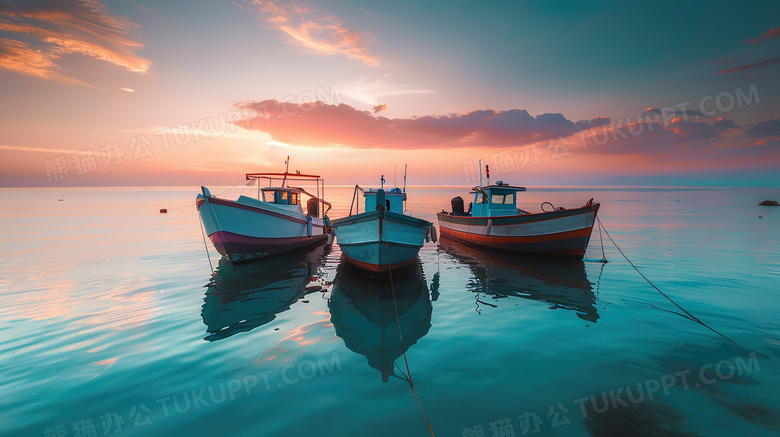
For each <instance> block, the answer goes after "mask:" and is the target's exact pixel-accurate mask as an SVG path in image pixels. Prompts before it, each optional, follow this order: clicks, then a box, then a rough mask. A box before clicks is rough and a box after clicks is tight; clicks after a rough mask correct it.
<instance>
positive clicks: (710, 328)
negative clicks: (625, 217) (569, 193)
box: [596, 217, 750, 350]
mask: <svg viewBox="0 0 780 437" xmlns="http://www.w3.org/2000/svg"><path fill="white" fill-rule="evenodd" d="M596 220H598V222H599V226H600V227H601V228H604V233H605V234H607V237H608V238H609V241H611V242H612V244H613V245H614V246H615V249H617V250H618V252H620V254H621V255H623V258H625V259H626V261H627V262H628V264H630V265H631V267H633V268H634V270H636V272H637V273H639V276H641V277H642V278H644V280H645V281H647V283H648V284H650V286H651V287H653V288H655V290H656V291H657V292H659V293H661V296H663V297H665V298H666V299H667V300H668V301H669V302H671V303H672V304H674V306H676V307H677V308H679V309H680V310H681V311H682V312H684V313H685V314H687V315H688V317H690V319H691V320H693V321H694V322H696V323H698V324H700V325H702V326H704V327H705V328H707V329H709V330H710V331H712V332H714V333H716V334H718V335H719V336H721V337H723V338H725V339H726V340H728V341H729V342H731V343H733V344H735V345H737V346H739V347H741V348H744V349H748V348H746V347H745V346H742V345H741V344H739V343H737V342H736V341H734V340H732V339H730V338H728V337H726V336H725V335H724V334H721V333H720V332H718V331H717V330H715V329H714V328H712V327H710V326H709V325H707V324H706V323H704V322H702V321H701V320H699V319H698V318H697V317H696V316H694V315H693V314H691V313H689V312H688V311H687V310H686V309H685V308H683V307H681V306H680V305H678V304H677V302H675V301H674V300H672V298H671V297H669V296H667V295H666V293H664V292H663V291H661V289H660V288H658V287H656V285H655V284H653V282H652V281H650V279H648V278H647V276H645V275H644V274H643V273H642V272H641V271H639V268H637V266H635V265H634V263H632V262H631V260H630V259H628V257H627V256H626V254H625V253H623V250H622V249H620V247H619V246H618V245H617V243H615V240H614V239H613V238H612V236H611V235H609V232H608V231H607V228H605V227H604V224H603V223H601V219H599V218H598V217H597V218H596ZM748 350H750V349H748Z"/></svg>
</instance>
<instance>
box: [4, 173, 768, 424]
mask: <svg viewBox="0 0 780 437" xmlns="http://www.w3.org/2000/svg"><path fill="white" fill-rule="evenodd" d="M225 188H227V187H225ZM197 191H198V190H197V188H195V187H192V188H190V187H186V188H168V187H166V188H111V189H108V188H90V189H84V188H72V189H2V190H0V201H2V204H3V208H2V211H0V261H2V266H3V268H2V270H0V290H2V291H0V293H2V298H3V305H2V306H0V393H2V396H0V435H3V436H76V437H78V436H107V435H121V436H135V435H145V436H146V435H153V436H156V435H188V436H211V435H231V436H258V435H263V436H266V435H269V436H293V435H319V436H345V435H377V436H425V435H430V433H429V431H428V428H427V426H426V424H425V421H424V419H423V414H422V412H421V409H420V406H418V403H417V401H416V399H415V395H414V393H413V392H412V390H411V389H410V386H409V384H408V383H407V382H406V381H405V380H404V378H405V376H404V374H405V373H406V365H405V360H404V357H403V356H402V353H403V351H404V349H406V350H407V360H408V365H409V368H410V370H411V376H412V379H413V382H414V387H415V390H416V394H417V396H418V397H419V400H420V403H421V405H422V408H423V409H424V411H425V414H426V415H427V418H428V420H429V421H430V423H431V426H432V428H433V430H434V432H435V433H436V435H441V436H480V435H485V436H491V435H495V436H511V435H516V436H521V435H539V436H553V435H555V436H587V435H597V436H600V435H712V436H731V435H778V433H780V398H778V396H777V393H778V392H780V349H779V347H780V317H778V310H780V294H779V293H778V283H780V232H779V231H780V208H771V207H759V206H758V202H759V201H761V200H764V199H776V200H780V189H755V188H754V189H599V188H588V189H582V188H579V189H570V188H540V189H533V190H530V191H528V192H527V193H525V194H524V199H525V202H523V204H522V205H521V207H523V208H524V209H528V210H538V205H539V204H540V203H541V202H543V201H546V200H549V201H552V202H553V203H554V204H555V205H556V206H558V205H559V204H560V205H565V206H572V207H573V206H579V205H582V204H584V203H585V202H586V201H587V200H588V199H589V198H591V197H594V198H596V200H597V201H600V202H601V203H602V209H601V211H600V217H601V219H602V221H603V223H604V225H605V227H606V230H607V231H609V232H610V234H611V235H612V236H613V238H614V239H615V240H616V241H617V243H618V245H619V246H620V248H621V249H622V250H623V251H624V252H625V253H626V254H627V255H628V256H629V258H630V259H631V260H632V261H633V262H634V263H635V264H636V265H637V266H638V267H639V268H640V269H641V271H642V272H643V273H644V274H645V275H646V276H647V277H648V278H649V279H650V280H652V281H653V282H654V283H655V284H656V285H657V286H658V287H659V288H660V289H661V290H662V291H664V292H665V293H667V294H668V295H669V296H670V297H672V298H673V299H674V300H675V301H676V302H677V303H678V304H679V305H680V306H682V307H683V308H685V309H686V310H687V311H689V312H690V313H692V314H693V315H694V316H696V317H697V318H698V319H700V320H701V321H702V322H704V323H706V324H707V325H709V326H710V327H712V328H713V329H715V330H717V331H718V332H719V333H721V334H723V335H724V336H725V337H728V338H729V339H731V340H733V341H734V342H736V343H738V344H739V345H741V346H737V345H734V344H732V343H730V342H729V341H728V340H726V339H724V337H721V336H719V335H718V334H716V333H714V332H713V331H711V330H709V329H707V328H706V327H704V326H702V325H701V324H699V323H696V322H695V321H693V320H691V319H690V318H688V317H687V316H685V314H684V313H683V312H682V311H681V310H680V309H678V308H677V307H675V306H674V305H673V304H672V303H670V302H669V301H668V300H666V299H665V298H664V297H663V296H662V295H660V294H659V293H658V292H657V291H655V290H654V289H653V288H652V287H651V286H650V285H648V283H647V282H645V280H644V279H642V277H640V276H639V275H638V274H637V273H636V271H635V270H634V269H633V268H632V267H631V266H630V265H629V264H628V263H627V262H626V261H625V260H624V259H623V258H622V256H621V255H620V253H619V252H618V251H617V250H616V249H615V247H614V246H612V245H611V244H605V245H604V251H605V253H606V257H607V259H609V261H610V262H609V263H607V264H601V263H599V262H593V261H591V260H595V259H599V258H601V250H602V249H601V244H600V241H599V234H598V231H597V230H595V229H594V236H593V238H592V240H591V247H590V249H589V251H588V254H587V256H586V260H585V261H576V262H560V261H550V260H544V259H533V258H531V259H529V258H527V257H526V258H519V257H512V256H507V255H501V254H496V253H490V252H482V251H477V250H474V249H470V248H467V247H464V246H460V245H458V244H455V243H452V242H447V241H443V240H442V241H440V242H439V244H438V245H436V244H434V243H427V244H426V246H425V247H424V248H423V249H422V250H421V252H420V257H419V259H420V262H419V263H418V264H417V265H414V266H412V267H411V268H410V269H406V270H404V271H402V272H397V274H396V275H394V281H393V287H394V289H395V292H396V297H397V307H398V313H399V320H400V332H401V333H402V335H403V342H401V340H400V338H399V325H398V324H397V323H396V317H395V309H394V307H393V301H392V298H391V297H390V296H391V295H392V290H391V288H390V287H391V286H390V284H389V281H387V280H378V279H376V278H371V277H366V276H365V275H362V274H360V273H359V272H356V271H354V270H353V269H350V268H348V266H345V265H342V263H341V261H340V255H341V254H340V251H339V248H338V245H333V247H321V248H318V249H316V250H313V251H309V252H303V253H297V254H291V255H287V256H283V257H280V258H276V259H273V260H268V261H266V262H261V263H256V264H252V265H247V266H238V267H233V266H230V265H228V264H225V263H224V262H220V261H219V260H218V255H217V254H216V251H214V250H213V248H212V247H211V245H210V243H209V245H208V249H209V252H210V254H211V262H212V263H213V264H214V268H215V269H216V270H217V275H216V277H215V279H214V281H212V280H211V269H210V267H209V260H208V258H207V256H206V250H205V248H204V243H203V239H202V236H201V231H200V228H199V221H198V216H197V214H196V212H195V208H194V201H195V195H196V193H197ZM219 191H220V189H219V188H218V187H215V188H213V189H212V192H214V193H217V192H219ZM250 191H251V189H246V188H244V189H240V188H237V189H233V190H231V191H230V192H228V193H226V194H225V196H226V197H229V198H235V197H236V196H237V195H238V194H240V193H241V192H250ZM327 194H328V195H329V196H328V197H329V198H330V199H331V201H333V203H334V205H335V207H334V210H333V212H332V213H331V217H334V218H335V217H340V216H342V215H344V214H345V212H346V211H347V210H348V208H349V201H350V199H351V196H352V190H351V189H350V188H331V189H329V190H328V193H327ZM459 194H460V195H464V196H465V195H466V190H463V189H457V188H410V189H409V196H410V202H409V205H408V209H409V210H411V211H412V212H413V213H414V214H415V215H416V216H418V217H422V218H426V219H429V220H433V219H435V216H434V213H435V212H436V211H438V210H441V209H443V208H447V207H448V205H449V199H450V198H451V197H453V196H455V195H459ZM60 199H61V200H60ZM467 201H468V200H467ZM160 208H168V211H169V213H168V214H160V213H159V212H158V211H159V209H160ZM604 238H605V240H606V237H604ZM607 241H608V240H607Z"/></svg>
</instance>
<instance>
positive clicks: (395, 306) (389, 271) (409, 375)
mask: <svg viewBox="0 0 780 437" xmlns="http://www.w3.org/2000/svg"><path fill="white" fill-rule="evenodd" d="M380 214H382V216H381V217H380V219H379V226H380V229H381V226H382V224H384V227H385V249H386V251H387V252H386V253H387V274H388V275H389V276H390V290H391V291H392V292H393V309H394V310H395V322H396V326H398V338H399V339H400V340H401V350H402V351H403V355H404V364H405V365H406V375H404V376H406V377H407V378H408V379H407V381H408V382H409V387H411V388H412V393H413V394H414V398H415V399H416V400H417V405H418V406H419V407H420V411H421V412H422V415H423V419H425V424H426V425H428V431H430V432H431V435H432V436H433V437H436V436H435V434H434V433H433V428H432V427H431V422H429V421H428V416H427V415H426V414H425V410H424V409H423V406H422V403H421V402H420V398H419V397H418V396H417V390H415V389H414V383H413V382H412V371H411V370H410V369H409V360H408V359H407V358H406V346H405V345H404V336H403V333H401V320H400V317H398V304H397V303H396V300H395V284H393V271H392V269H391V268H390V238H389V237H388V235H387V220H385V219H384V210H382V211H381V213H380ZM380 241H381V240H380ZM402 373H403V372H402Z"/></svg>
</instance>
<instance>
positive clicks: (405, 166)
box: [404, 164, 409, 193]
mask: <svg viewBox="0 0 780 437" xmlns="http://www.w3.org/2000/svg"><path fill="white" fill-rule="evenodd" d="M408 166H409V164H404V193H405V192H406V168H407V167H408Z"/></svg>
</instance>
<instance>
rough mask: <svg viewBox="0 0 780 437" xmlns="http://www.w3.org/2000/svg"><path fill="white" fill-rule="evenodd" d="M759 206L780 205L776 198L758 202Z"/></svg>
mask: <svg viewBox="0 0 780 437" xmlns="http://www.w3.org/2000/svg"><path fill="white" fill-rule="evenodd" d="M759 205H761V206H780V204H778V203H777V200H765V201H763V202H761V203H759Z"/></svg>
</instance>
